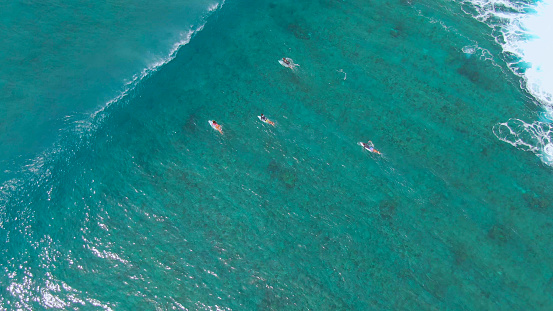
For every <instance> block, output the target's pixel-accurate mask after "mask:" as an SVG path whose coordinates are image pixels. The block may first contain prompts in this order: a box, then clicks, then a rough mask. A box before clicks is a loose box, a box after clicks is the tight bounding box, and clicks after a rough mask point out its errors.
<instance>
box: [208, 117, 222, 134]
mask: <svg viewBox="0 0 553 311" xmlns="http://www.w3.org/2000/svg"><path fill="white" fill-rule="evenodd" d="M207 122H209V125H211V127H212V128H213V129H214V130H216V131H219V133H221V135H222V134H223V128H222V127H221V125H220V124H218V123H217V122H215V121H214V120H209V121H207Z"/></svg>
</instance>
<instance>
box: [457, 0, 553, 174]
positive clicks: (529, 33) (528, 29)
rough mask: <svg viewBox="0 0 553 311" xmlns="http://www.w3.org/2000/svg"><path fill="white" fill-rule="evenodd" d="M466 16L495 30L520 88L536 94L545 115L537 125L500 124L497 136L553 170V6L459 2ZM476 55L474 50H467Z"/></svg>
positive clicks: (505, 0) (504, 0)
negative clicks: (552, 121) (532, 154)
mask: <svg viewBox="0 0 553 311" xmlns="http://www.w3.org/2000/svg"><path fill="white" fill-rule="evenodd" d="M459 2H460V3H462V4H463V8H464V11H465V13H467V14H470V15H472V16H473V17H474V18H476V19H477V20H479V21H481V22H483V23H485V24H487V25H488V26H489V27H491V28H492V35H493V36H494V37H495V39H496V42H497V43H498V44H500V45H501V46H502V48H503V58H504V59H505V61H506V62H507V64H508V65H509V68H510V69H511V71H513V72H514V73H515V74H516V75H518V76H520V77H521V88H523V89H526V91H527V92H528V93H530V94H532V95H533V96H534V98H535V99H536V101H537V104H541V106H542V107H543V109H544V112H545V114H546V116H544V118H543V119H542V120H541V121H535V122H533V123H532V124H528V123H525V122H524V121H521V120H518V119H510V120H509V121H507V122H505V123H500V124H498V125H496V126H495V127H494V129H493V132H494V134H495V135H496V136H497V137H498V138H499V139H500V140H502V141H505V142H507V143H509V144H511V145H513V146H514V147H516V148H519V149H522V150H526V151H531V152H533V153H535V154H536V155H537V156H538V157H540V158H541V159H542V161H543V162H544V163H546V164H548V165H552V166H553V145H552V143H551V139H552V133H551V127H552V125H551V119H552V118H553V95H552V94H553V58H552V57H551V55H553V44H551V42H553V29H552V28H553V27H552V22H551V21H552V20H553V6H551V5H550V4H549V3H547V2H537V1H536V2H534V1H521V0H511V1H508V0H460V1H459ZM463 51H464V52H465V53H467V52H471V51H472V50H471V49H470V47H467V49H464V50H463Z"/></svg>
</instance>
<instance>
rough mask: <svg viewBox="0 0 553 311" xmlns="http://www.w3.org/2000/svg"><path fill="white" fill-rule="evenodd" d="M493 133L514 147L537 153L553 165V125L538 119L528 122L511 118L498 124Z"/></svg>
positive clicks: (545, 161) (544, 160)
mask: <svg viewBox="0 0 553 311" xmlns="http://www.w3.org/2000/svg"><path fill="white" fill-rule="evenodd" d="M493 133H494V134H495V136H496V137H497V138H499V139H500V140H502V141H504V142H506V143H509V144H511V145H512V146H513V147H515V148H518V149H520V150H524V151H531V152H533V153H534V154H536V155H537V156H538V157H539V158H540V159H541V160H542V161H543V162H544V163H546V164H548V165H551V166H553V125H552V124H551V123H549V122H541V121H536V122H534V123H532V124H528V123H526V122H524V121H522V120H519V119H510V120H509V121H507V122H504V123H500V124H497V125H496V126H494V128H493Z"/></svg>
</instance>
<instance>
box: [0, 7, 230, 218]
mask: <svg viewBox="0 0 553 311" xmlns="http://www.w3.org/2000/svg"><path fill="white" fill-rule="evenodd" d="M223 4H224V1H221V3H215V4H211V5H210V6H209V7H208V8H207V11H206V14H205V15H204V18H203V20H204V23H202V24H201V25H199V26H191V27H190V29H189V30H188V31H186V32H183V33H182V34H181V37H180V40H179V41H177V42H176V43H175V44H174V45H173V46H172V47H171V49H170V51H169V53H168V55H166V56H165V57H160V58H158V59H156V60H155V61H154V62H152V63H151V65H149V66H147V67H146V68H144V69H143V70H142V71H141V72H139V73H137V74H135V75H134V76H133V77H132V78H131V79H130V80H128V81H126V82H125V83H124V86H123V88H122V91H121V92H120V93H119V95H117V96H116V97H115V98H113V99H111V100H110V101H108V102H107V103H105V104H104V105H102V107H100V108H99V109H97V110H96V111H94V112H92V113H90V114H86V115H83V116H82V117H78V116H66V117H65V118H64V120H65V122H66V124H67V126H66V128H65V129H64V130H63V132H62V133H61V138H60V139H59V140H58V141H57V142H56V143H55V144H54V145H53V146H52V147H51V148H49V149H48V150H45V151H44V152H42V153H41V154H39V155H37V156H36V157H35V158H34V159H32V160H30V161H29V163H28V164H26V165H25V166H24V167H22V168H21V170H20V172H19V173H20V174H23V176H21V177H19V178H12V179H10V180H7V181H4V182H2V184H0V227H1V226H2V218H3V214H4V211H5V208H6V206H7V205H8V204H9V202H11V203H14V204H20V205H24V203H23V202H19V201H21V200H22V199H20V198H21V196H18V195H17V192H18V191H21V189H24V188H25V187H24V186H25V185H27V184H33V185H41V188H43V189H48V188H50V187H52V185H49V184H50V183H52V182H53V181H52V180H51V178H50V175H51V171H52V169H53V167H54V166H56V165H60V164H61V165H62V166H63V165H64V164H67V162H69V161H70V159H72V158H73V157H74V155H75V154H76V152H77V151H78V150H79V149H81V148H82V147H84V146H86V145H87V141H88V138H89V137H90V136H92V134H93V133H94V132H95V131H96V130H97V128H98V127H99V126H100V125H101V124H102V123H103V121H104V119H105V118H106V117H107V116H108V115H109V114H108V108H109V107H111V106H113V105H114V104H124V103H126V102H128V99H129V95H130V93H131V91H132V90H134V89H135V88H136V86H137V85H139V83H141V82H142V81H144V80H145V79H146V78H147V77H148V76H150V75H151V74H152V73H154V72H156V71H157V70H159V68H160V67H162V66H163V65H165V64H167V63H169V62H170V61H171V60H173V59H174V58H175V57H176V56H177V53H178V51H179V49H180V48H181V47H182V46H184V45H186V44H188V43H189V42H190V40H192V38H193V37H194V35H195V34H197V33H198V32H200V31H201V30H202V29H203V28H204V26H205V23H206V22H205V21H206V20H207V18H208V17H209V16H210V15H211V14H213V12H215V11H217V10H219V9H220V8H222V6H223ZM37 190H38V189H37Z"/></svg>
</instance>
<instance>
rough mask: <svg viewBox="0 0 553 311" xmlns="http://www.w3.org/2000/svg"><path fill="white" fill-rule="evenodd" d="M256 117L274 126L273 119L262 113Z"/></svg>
mask: <svg viewBox="0 0 553 311" xmlns="http://www.w3.org/2000/svg"><path fill="white" fill-rule="evenodd" d="M257 117H258V118H259V120H261V122H264V123H268V124H270V125H272V126H275V122H273V121H271V120H269V119H267V117H266V116H264V115H263V114H261V115H260V116H257Z"/></svg>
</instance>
